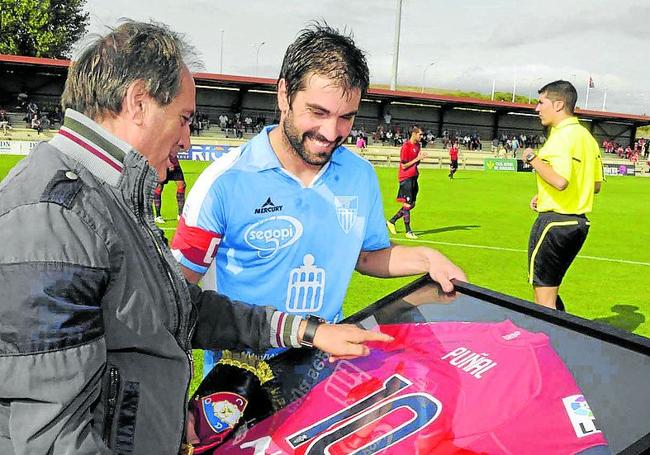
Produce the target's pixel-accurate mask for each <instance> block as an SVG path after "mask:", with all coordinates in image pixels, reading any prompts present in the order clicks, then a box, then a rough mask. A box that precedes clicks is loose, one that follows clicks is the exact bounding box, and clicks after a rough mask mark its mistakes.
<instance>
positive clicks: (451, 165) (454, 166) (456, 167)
mask: <svg viewBox="0 0 650 455" xmlns="http://www.w3.org/2000/svg"><path fill="white" fill-rule="evenodd" d="M449 167H450V168H451V169H458V160H451V164H450V165H449Z"/></svg>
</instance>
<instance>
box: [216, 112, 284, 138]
mask: <svg viewBox="0 0 650 455" xmlns="http://www.w3.org/2000/svg"><path fill="white" fill-rule="evenodd" d="M277 122H278V120H277V119H274V120H273V121H272V124H276V123H277ZM266 124H267V123H266V118H265V117H264V115H263V114H262V113H259V114H258V115H257V117H256V118H255V119H253V116H252V115H251V114H247V115H243V114H242V113H241V112H240V111H238V112H235V113H234V114H231V115H230V116H229V115H228V114H227V113H225V112H224V113H222V114H221V115H219V127H220V128H221V130H222V131H223V132H225V133H226V136H229V135H231V134H232V135H233V136H234V137H236V138H240V139H241V138H243V137H244V133H258V132H259V131H261V130H262V128H264V126H265V125H266Z"/></svg>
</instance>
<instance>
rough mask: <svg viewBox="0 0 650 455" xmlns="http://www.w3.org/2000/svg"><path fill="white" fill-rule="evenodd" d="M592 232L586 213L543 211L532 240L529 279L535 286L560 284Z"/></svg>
mask: <svg viewBox="0 0 650 455" xmlns="http://www.w3.org/2000/svg"><path fill="white" fill-rule="evenodd" d="M588 233H589V220H588V219H587V217H586V216H584V215H563V214H560V213H555V212H543V213H540V214H539V216H538V217H537V220H535V223H533V227H532V228H531V230H530V238H529V239H528V281H529V282H530V283H531V284H533V285H534V286H550V287H555V286H559V285H560V283H562V278H564V274H565V273H566V271H567V270H568V268H569V266H570V265H571V263H572V262H573V260H574V259H575V257H576V255H577V254H578V251H580V248H581V247H582V245H583V244H584V243H585V239H586V238H587V234H588Z"/></svg>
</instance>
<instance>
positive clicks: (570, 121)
mask: <svg viewBox="0 0 650 455" xmlns="http://www.w3.org/2000/svg"><path fill="white" fill-rule="evenodd" d="M577 123H580V122H579V121H578V117H567V118H565V119H564V120H562V121H561V122H560V123H558V124H557V125H555V126H554V127H553V129H556V130H558V129H560V128H564V127H565V126H568V125H575V124H577Z"/></svg>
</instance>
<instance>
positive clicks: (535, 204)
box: [530, 195, 537, 212]
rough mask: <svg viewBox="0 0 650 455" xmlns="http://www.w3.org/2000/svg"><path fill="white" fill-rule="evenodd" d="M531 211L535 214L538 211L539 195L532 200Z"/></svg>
mask: <svg viewBox="0 0 650 455" xmlns="http://www.w3.org/2000/svg"><path fill="white" fill-rule="evenodd" d="M530 209H531V210H534V211H535V212H536V211H537V195H535V196H533V198H532V199H531V200H530Z"/></svg>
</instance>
